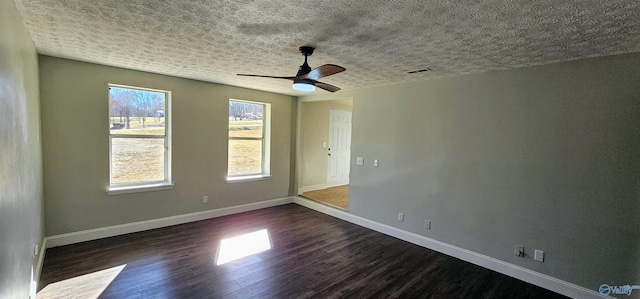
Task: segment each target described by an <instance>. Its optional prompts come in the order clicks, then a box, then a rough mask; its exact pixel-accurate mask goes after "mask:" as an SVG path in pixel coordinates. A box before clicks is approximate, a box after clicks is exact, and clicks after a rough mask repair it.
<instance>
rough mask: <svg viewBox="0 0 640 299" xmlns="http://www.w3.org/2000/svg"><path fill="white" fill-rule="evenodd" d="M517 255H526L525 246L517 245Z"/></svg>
mask: <svg viewBox="0 0 640 299" xmlns="http://www.w3.org/2000/svg"><path fill="white" fill-rule="evenodd" d="M516 256H519V257H524V246H522V245H516Z"/></svg>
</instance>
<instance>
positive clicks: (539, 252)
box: [533, 249, 544, 263]
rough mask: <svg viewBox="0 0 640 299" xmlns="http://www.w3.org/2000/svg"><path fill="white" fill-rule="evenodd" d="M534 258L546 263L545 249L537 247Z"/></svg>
mask: <svg viewBox="0 0 640 299" xmlns="http://www.w3.org/2000/svg"><path fill="white" fill-rule="evenodd" d="M533 259H534V260H536V261H538V262H542V263H544V251H542V250H539V249H536V250H535V252H534V254H533Z"/></svg>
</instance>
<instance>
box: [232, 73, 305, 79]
mask: <svg viewBox="0 0 640 299" xmlns="http://www.w3.org/2000/svg"><path fill="white" fill-rule="evenodd" d="M238 76H246V77H260V78H272V79H287V80H293V79H295V78H296V77H278V76H265V75H249V74H238Z"/></svg>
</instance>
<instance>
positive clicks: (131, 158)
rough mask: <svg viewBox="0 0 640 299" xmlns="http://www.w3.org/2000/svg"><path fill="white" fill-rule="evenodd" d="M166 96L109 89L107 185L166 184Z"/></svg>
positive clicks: (162, 93) (144, 91)
mask: <svg viewBox="0 0 640 299" xmlns="http://www.w3.org/2000/svg"><path fill="white" fill-rule="evenodd" d="M166 97H167V93H165V92H158V91H150V90H143V89H133V88H124V87H115V86H111V87H110V88H109V132H110V134H109V136H110V138H109V140H110V142H111V184H131V183H143V182H156V181H164V180H166V175H165V174H166V171H165V168H166V165H165V163H166V162H165V161H166V159H165V143H166V130H165V127H166V126H165V112H166V111H165V110H166Z"/></svg>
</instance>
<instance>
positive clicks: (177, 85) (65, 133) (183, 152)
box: [40, 56, 295, 236]
mask: <svg viewBox="0 0 640 299" xmlns="http://www.w3.org/2000/svg"><path fill="white" fill-rule="evenodd" d="M40 82H41V98H42V100H41V103H42V125H43V152H44V186H45V189H44V194H45V198H46V200H45V214H46V216H47V217H46V234H47V236H51V235H56V234H62V233H70V232H77V231H81V230H87V229H93V228H99V227H105V226H111V225H117V224H123V223H130V222H134V221H142V220H149V219H156V218H161V217H167V216H172V215H181V214H186V213H192V212H197V211H204V210H209V209H214V208H222V207H229V206H235V205H241V204H247V203H252V202H257V201H263V200H268V199H274V198H282V197H286V196H288V195H289V194H290V190H293V189H292V188H291V187H290V183H291V179H290V175H291V161H292V153H291V148H292V145H291V142H292V138H291V131H292V128H291V127H292V126H295V124H294V123H292V119H293V118H292V111H291V109H295V106H294V101H295V99H294V98H292V97H290V96H284V95H277V94H273V93H266V92H259V91H255V90H249V89H242V88H236V87H230V86H224V85H219V84H212V83H206V82H200V81H194V80H187V79H181V78H175V77H170V76H162V75H156V74H150V73H144V72H137V71H132V70H126V69H120V68H114V67H108V66H101V65H96V64H91V63H84V62H78V61H72V60H66V59H61V58H53V57H48V56H40ZM109 83H115V84H123V85H130V86H139V87H146V88H154V89H163V90H170V91H171V92H172V111H173V119H172V124H173V126H172V134H173V145H172V146H173V148H172V150H173V155H172V173H173V180H174V182H175V184H176V185H175V188H174V189H173V190H167V191H156V192H144V193H134V194H124V195H114V196H108V195H106V193H105V188H106V186H107V185H108V182H109V141H108V133H109V131H108V94H107V93H108V89H107V84H109ZM230 98H234V99H241V100H249V101H260V102H268V103H271V110H272V127H271V128H272V129H271V133H272V136H271V147H272V149H271V153H272V156H271V175H272V178H271V179H269V180H263V181H252V182H242V183H226V182H225V174H226V169H227V132H228V131H227V128H228V100H229V99H230ZM204 195H208V196H209V203H208V204H203V203H202V196H204Z"/></svg>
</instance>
